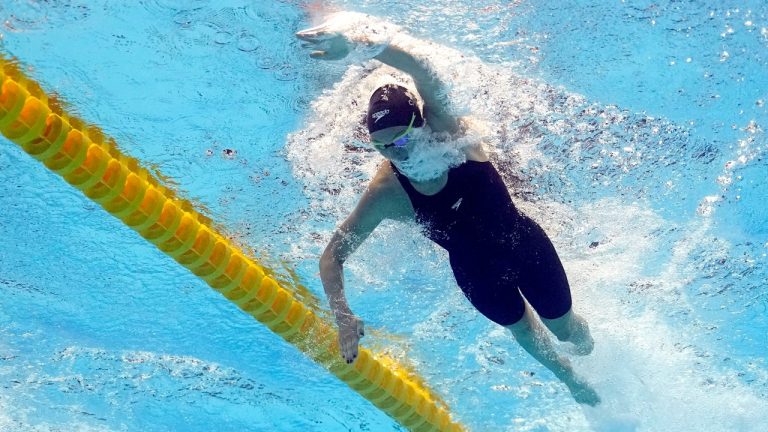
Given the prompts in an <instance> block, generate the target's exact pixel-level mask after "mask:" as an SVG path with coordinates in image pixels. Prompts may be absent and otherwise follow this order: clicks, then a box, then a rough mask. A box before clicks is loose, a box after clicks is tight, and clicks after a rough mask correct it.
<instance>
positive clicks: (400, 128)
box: [297, 25, 600, 406]
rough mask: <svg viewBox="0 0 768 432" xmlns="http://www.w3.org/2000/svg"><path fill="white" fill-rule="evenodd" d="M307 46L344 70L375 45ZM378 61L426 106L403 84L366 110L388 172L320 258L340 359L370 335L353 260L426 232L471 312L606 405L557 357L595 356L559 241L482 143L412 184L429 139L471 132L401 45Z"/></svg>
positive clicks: (584, 397) (320, 30) (324, 34)
mask: <svg viewBox="0 0 768 432" xmlns="http://www.w3.org/2000/svg"><path fill="white" fill-rule="evenodd" d="M356 29H358V30H359V29H360V27H359V26H358V27H356ZM374 33H375V32H374ZM297 37H298V38H299V39H301V40H303V41H304V42H305V46H307V47H309V48H311V49H313V51H312V53H311V54H310V55H311V57H312V58H316V59H328V60H338V59H342V58H345V57H346V56H347V55H348V54H349V53H350V52H352V51H354V50H355V48H356V47H355V45H356V44H361V45H363V46H366V47H371V46H373V45H374V44H373V43H371V41H370V40H369V39H367V38H366V37H365V36H364V35H361V34H360V33H359V32H356V34H351V33H350V32H343V31H338V30H337V29H334V28H333V26H330V25H322V26H318V27H314V28H312V29H308V30H305V31H302V32H299V33H297ZM373 58H375V59H376V60H378V61H380V62H382V63H384V64H386V65H389V66H391V67H393V68H396V69H398V70H400V71H402V72H404V73H406V74H408V75H410V76H411V77H412V78H413V81H414V83H415V86H416V89H415V90H416V91H417V92H418V94H419V95H420V96H421V98H422V100H423V107H420V104H419V100H418V98H417V96H416V94H415V93H414V92H413V91H412V90H409V89H408V88H405V87H403V86H400V85H397V84H387V85H384V86H381V87H379V88H378V89H376V91H374V92H373V94H372V95H371V98H370V101H369V103H368V111H367V116H366V121H367V126H368V132H369V135H370V140H371V143H372V145H373V147H374V148H375V149H376V150H377V151H378V152H379V153H380V154H381V155H382V156H383V157H384V158H385V159H386V161H384V162H383V163H382V164H381V165H380V166H379V167H378V170H377V172H376V174H375V176H374V178H373V179H372V180H371V182H370V184H369V185H368V187H367V189H366V191H365V192H364V193H363V195H362V197H361V198H360V201H359V203H358V204H357V206H356V208H355V209H354V210H353V211H352V212H351V213H350V214H349V216H348V217H347V218H346V220H344V221H343V222H342V223H341V225H340V226H339V227H338V228H337V230H336V231H335V232H334V234H333V236H332V238H331V240H330V242H329V244H328V246H327V247H326V248H325V251H324V252H323V254H322V257H321V258H320V277H321V279H322V283H323V287H324V289H325V292H326V295H327V296H328V299H329V303H330V307H331V309H332V311H333V314H334V316H335V318H336V323H337V325H338V327H339V345H340V348H341V355H342V356H343V358H344V359H345V360H346V362H347V363H352V362H354V361H355V359H356V357H357V354H358V344H359V341H360V338H362V337H363V336H364V325H363V321H362V320H361V319H360V318H359V317H357V316H356V315H355V314H354V313H353V312H352V310H351V309H350V307H349V304H348V303H347V300H346V297H345V294H344V277H343V265H344V262H345V260H346V259H347V258H348V257H349V256H350V255H351V254H352V253H353V252H354V251H355V250H356V249H357V248H358V247H359V246H360V245H361V244H362V243H363V241H365V239H366V238H367V237H368V236H369V235H370V234H371V232H372V231H373V230H374V229H375V228H376V227H377V226H378V225H379V223H381V222H382V221H383V220H385V219H391V220H398V221H416V222H417V223H419V224H420V225H421V226H422V227H423V232H424V234H425V235H426V236H427V237H428V238H429V239H430V240H432V241H434V242H435V243H437V244H438V245H440V246H442V247H443V248H445V249H446V250H447V251H448V254H449V257H450V265H451V268H452V270H453V274H454V276H455V278H456V282H457V283H458V285H459V287H460V288H461V290H462V291H463V293H464V295H465V296H466V298H467V299H468V300H469V301H470V302H471V303H472V305H474V307H475V308H476V309H477V310H478V311H479V312H480V313H481V314H483V315H484V316H486V317H487V318H488V319H490V320H491V321H493V322H495V323H497V324H499V325H501V326H504V327H506V328H507V329H509V330H510V332H511V333H512V335H513V336H514V338H515V340H517V342H518V343H519V344H520V345H521V346H522V348H523V349H525V350H526V351H527V352H528V353H529V354H530V355H531V356H533V358H535V359H536V360H537V361H539V362H540V363H541V364H542V365H544V366H545V367H546V368H547V369H549V370H550V371H552V373H553V374H554V375H555V376H556V377H557V378H558V379H560V380H561V381H562V382H563V383H564V384H565V385H566V386H567V387H568V389H569V390H570V392H571V394H572V395H573V397H574V399H575V400H576V401H577V402H579V403H582V404H587V405H592V406H594V405H597V404H598V403H599V402H600V398H599V396H598V395H597V393H596V392H595V390H594V389H593V388H592V387H591V386H590V385H589V384H588V383H586V382H585V381H584V380H583V379H581V378H579V377H578V376H576V374H575V373H574V371H573V368H572V367H571V364H570V362H569V360H568V359H567V358H564V357H563V356H561V355H559V354H558V353H557V352H556V351H555V349H554V343H553V341H552V339H551V336H550V335H549V334H548V332H547V329H548V330H549V332H551V333H552V334H554V336H555V337H557V339H559V340H560V341H566V342H571V343H573V344H574V346H575V348H576V352H577V353H578V354H580V355H587V354H589V353H590V352H591V351H592V348H593V345H594V342H593V339H592V337H591V335H590V332H589V327H588V325H587V322H586V321H585V320H584V319H583V318H582V317H580V316H579V315H577V314H576V313H575V312H574V311H573V309H572V302H571V291H570V287H569V285H568V280H567V278H566V274H565V271H564V269H563V266H562V264H561V262H560V259H559V258H558V256H557V253H556V252H555V248H554V247H553V245H552V243H551V241H550V240H549V238H548V237H547V235H546V234H545V233H544V231H543V230H542V229H541V227H540V226H539V225H538V224H537V223H536V222H534V221H533V220H532V219H531V218H529V217H528V216H526V215H525V214H523V213H521V212H520V211H519V210H518V209H517V208H516V207H515V205H514V204H513V202H512V199H511V197H510V194H509V191H508V190H507V187H506V186H505V184H504V182H503V180H502V179H501V176H500V175H499V173H498V172H497V171H496V169H495V168H494V166H493V164H492V163H491V162H490V161H489V158H488V156H487V155H486V154H485V152H484V151H483V149H482V145H481V143H479V142H478V143H475V144H474V145H471V146H466V147H464V148H463V152H464V154H463V158H462V162H460V163H459V164H458V165H457V166H453V167H450V166H448V167H445V169H444V170H442V171H441V172H438V173H437V175H436V176H432V178H428V179H425V178H422V177H421V176H411V175H409V170H408V169H406V168H412V167H411V166H409V163H411V162H413V160H412V159H413V155H414V154H415V153H416V152H417V151H418V149H419V146H420V145H423V144H424V139H423V137H424V135H425V134H427V135H430V134H431V135H435V134H437V135H443V136H450V137H452V138H453V137H459V136H461V135H464V134H466V127H465V126H464V123H463V122H462V120H461V119H460V118H456V117H454V116H453V115H452V114H451V113H450V112H449V110H448V109H447V108H446V106H445V103H442V102H441V96H440V95H442V94H444V89H445V88H444V83H443V82H441V81H440V80H439V79H438V78H437V77H436V76H434V75H433V74H431V73H430V72H429V65H428V64H425V60H423V59H421V58H417V57H416V56H414V55H412V54H410V53H409V52H408V50H406V49H405V48H403V47H401V46H398V45H396V44H394V43H387V44H385V45H382V46H381V47H380V48H379V49H377V50H376V53H375V54H374V55H373ZM534 311H535V313H534Z"/></svg>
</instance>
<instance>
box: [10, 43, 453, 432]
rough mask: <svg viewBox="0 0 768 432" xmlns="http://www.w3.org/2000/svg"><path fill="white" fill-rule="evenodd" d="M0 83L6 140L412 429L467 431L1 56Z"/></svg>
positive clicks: (411, 380)
mask: <svg viewBox="0 0 768 432" xmlns="http://www.w3.org/2000/svg"><path fill="white" fill-rule="evenodd" d="M0 82H2V89H1V90H0V132H2V134H3V135H4V136H5V137H6V138H8V139H9V140H10V141H13V142H14V143H16V144H18V145H19V146H20V147H21V148H22V149H24V151H25V152H27V153H28V154H29V155H31V156H32V157H33V158H35V159H37V160H38V161H40V162H42V163H43V164H44V165H45V166H46V167H47V168H48V169H50V170H52V171H54V172H56V173H57V174H59V175H60V176H62V177H63V178H64V180H66V181H67V182H68V183H69V184H71V185H72V186H74V187H76V188H77V189H79V190H80V191H82V192H83V193H84V194H85V195H86V196H87V197H88V198H90V199H91V200H93V201H94V202H96V203H98V204H99V205H101V206H102V207H103V208H104V209H105V210H106V211H107V212H109V213H110V214H112V215H113V216H115V217H116V218H118V219H120V220H121V221H123V222H124V223H125V224H126V225H128V226H129V227H131V228H133V229H134V230H135V231H136V232H138V233H139V234H140V235H141V236H142V237H144V238H145V239H147V240H148V241H149V242H151V243H152V244H154V245H155V246H157V247H158V248H159V249H160V250H161V251H163V252H165V253H166V254H167V255H168V256H170V257H171V258H173V259H174V260H176V261H177V262H178V263H179V264H181V265H183V266H184V267H186V268H187V269H189V270H190V271H191V272H193V273H194V274H195V275H197V276H199V277H200V278H201V279H203V280H204V281H205V282H206V283H208V285H210V286H211V288H213V289H214V290H216V291H218V292H220V293H221V294H222V295H223V296H224V297H226V298H227V299H229V300H230V301H232V302H234V303H235V304H236V305H238V306H239V307H240V308H241V309H242V310H244V311H245V312H247V313H248V314H250V315H252V316H253V317H254V318H256V319H257V320H259V321H260V322H261V323H263V324H264V325H266V326H267V327H269V329H271V330H272V331H273V332H275V333H277V334H278V335H280V336H281V337H282V338H283V339H285V340H286V341H288V342H290V343H291V344H293V345H294V346H296V347H297V348H298V349H299V350H301V351H302V352H304V353H305V354H306V355H307V356H309V357H310V358H312V359H313V360H315V361H316V362H318V363H319V364H322V365H323V366H324V367H326V368H327V369H328V370H329V371H330V372H331V373H333V374H334V375H336V376H337V377H338V378H339V379H340V380H342V381H343V382H345V383H346V384H347V385H348V386H349V387H351V388H352V389H353V390H355V391H356V392H358V393H360V394H361V395H362V396H363V397H365V398H366V399H368V400H369V401H370V402H371V403H373V404H374V405H375V406H377V407H378V408H379V409H381V410H382V411H384V412H386V413H387V414H388V415H390V416H391V417H392V418H394V419H395V420H397V421H398V422H399V423H400V424H402V425H403V426H405V427H406V428H408V429H409V430H412V431H419V432H420V431H450V432H455V431H463V430H465V429H464V427H463V426H462V425H460V424H458V423H456V422H454V421H452V420H451V418H450V414H449V413H448V411H447V409H446V407H445V405H444V404H443V403H441V401H440V399H439V398H438V397H436V396H435V395H434V394H432V393H431V392H430V390H429V389H427V388H426V387H425V386H423V385H422V384H421V382H422V381H421V380H420V379H419V378H418V377H414V376H410V374H409V373H408V372H407V370H406V369H405V368H404V367H402V366H399V365H397V364H394V363H392V361H391V359H387V358H386V357H385V356H377V355H376V354H374V353H373V352H371V351H370V350H368V349H365V348H361V350H360V354H359V356H358V358H357V360H356V361H355V362H354V364H352V365H348V364H346V363H345V362H344V361H343V360H342V358H341V355H340V354H339V346H338V340H337V337H336V330H335V326H334V325H333V323H332V322H330V320H329V319H328V318H326V317H323V316H320V315H318V314H316V313H314V312H313V311H312V310H311V308H309V307H307V306H306V305H304V304H303V303H302V302H300V301H299V300H297V298H296V296H295V295H294V294H293V293H292V291H291V289H290V288H289V287H286V286H281V285H280V284H279V283H278V282H277V281H276V280H275V279H274V278H273V277H271V276H270V273H271V272H270V271H269V269H265V268H264V267H262V266H261V265H260V264H259V262H257V261H256V260H254V259H252V258H250V257H248V256H246V253H244V252H243V251H242V250H241V249H239V248H238V247H237V246H236V245H234V244H233V243H232V242H231V241H230V240H228V239H227V238H225V236H223V235H221V234H220V233H219V232H217V231H216V230H215V228H214V227H213V224H212V223H211V221H210V220H209V219H208V218H206V217H204V216H203V215H201V214H200V213H198V212H197V211H196V210H195V209H194V208H193V207H192V206H191V205H190V204H189V203H188V202H185V201H183V200H181V199H179V198H177V197H176V196H175V194H174V193H173V192H172V191H171V190H169V189H168V188H166V187H164V186H162V185H161V184H160V181H158V180H157V179H156V178H154V177H153V176H152V175H151V174H150V173H149V171H148V170H146V169H144V168H142V167H141V166H139V164H138V163H137V162H136V160H135V159H131V158H128V157H126V156H124V155H122V154H120V152H119V151H118V150H117V147H116V146H115V145H114V144H113V141H111V139H109V138H108V137H106V136H105V135H104V134H103V133H101V132H100V131H99V129H98V128H96V127H93V126H89V125H86V124H85V123H84V122H83V121H81V120H79V119H77V118H74V117H71V116H68V115H67V114H66V113H65V112H64V111H63V109H62V108H61V107H60V106H59V104H58V103H57V102H56V100H55V99H52V98H49V97H48V96H47V95H46V94H45V92H44V91H43V90H42V89H41V87H40V85H38V84H37V83H36V82H34V81H33V80H31V79H30V78H28V77H26V76H25V75H24V74H23V73H22V72H21V71H20V70H19V68H18V67H16V66H15V65H14V64H13V63H12V62H10V61H8V60H6V59H4V58H2V57H0Z"/></svg>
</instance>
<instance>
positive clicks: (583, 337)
mask: <svg viewBox="0 0 768 432" xmlns="http://www.w3.org/2000/svg"><path fill="white" fill-rule="evenodd" d="M541 321H542V322H543V323H544V325H545V326H547V328H548V329H549V331H551V332H552V333H553V334H554V335H555V336H557V339H559V340H561V341H563V342H570V343H572V344H574V345H575V346H576V354H578V355H587V354H589V353H591V352H592V349H594V347H595V341H594V339H592V335H591V334H590V332H589V325H588V324H587V321H586V320H585V319H584V318H582V317H581V316H579V315H577V314H576V313H574V312H573V309H569V310H568V312H566V313H565V315H563V316H561V317H560V318H555V319H547V318H544V317H542V318H541Z"/></svg>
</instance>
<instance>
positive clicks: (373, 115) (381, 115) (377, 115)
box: [371, 109, 389, 123]
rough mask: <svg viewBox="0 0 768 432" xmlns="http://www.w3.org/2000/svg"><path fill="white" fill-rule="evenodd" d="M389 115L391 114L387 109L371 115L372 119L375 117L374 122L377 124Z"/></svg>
mask: <svg viewBox="0 0 768 432" xmlns="http://www.w3.org/2000/svg"><path fill="white" fill-rule="evenodd" d="M387 114H389V110H388V109H385V110H381V111H376V112H375V113H373V114H371V117H373V122H374V123H376V122H378V121H379V120H381V119H382V118H384V116H386V115H387Z"/></svg>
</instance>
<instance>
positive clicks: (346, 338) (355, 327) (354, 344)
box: [337, 315, 364, 364]
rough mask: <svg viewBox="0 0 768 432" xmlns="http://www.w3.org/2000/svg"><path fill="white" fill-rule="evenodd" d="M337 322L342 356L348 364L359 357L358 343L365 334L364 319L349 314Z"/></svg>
mask: <svg viewBox="0 0 768 432" xmlns="http://www.w3.org/2000/svg"><path fill="white" fill-rule="evenodd" d="M337 324H338V326H339V348H340V350H341V356H342V357H343V358H344V361H346V362H347V364H351V363H352V362H354V361H355V359H356V358H357V354H358V344H359V343H360V338H361V337H362V335H363V334H364V327H363V321H362V320H361V319H360V318H357V317H356V316H354V315H348V316H345V317H342V318H341V319H339V320H338V321H337Z"/></svg>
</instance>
